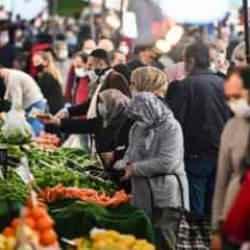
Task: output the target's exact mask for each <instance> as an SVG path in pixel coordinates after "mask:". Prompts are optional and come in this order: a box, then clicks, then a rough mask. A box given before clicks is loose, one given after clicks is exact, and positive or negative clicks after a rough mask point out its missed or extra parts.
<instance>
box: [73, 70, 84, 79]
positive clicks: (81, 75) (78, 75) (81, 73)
mask: <svg viewBox="0 0 250 250" xmlns="http://www.w3.org/2000/svg"><path fill="white" fill-rule="evenodd" d="M75 74H76V76H77V77H79V78H81V77H84V76H86V70H85V69H83V68H75Z"/></svg>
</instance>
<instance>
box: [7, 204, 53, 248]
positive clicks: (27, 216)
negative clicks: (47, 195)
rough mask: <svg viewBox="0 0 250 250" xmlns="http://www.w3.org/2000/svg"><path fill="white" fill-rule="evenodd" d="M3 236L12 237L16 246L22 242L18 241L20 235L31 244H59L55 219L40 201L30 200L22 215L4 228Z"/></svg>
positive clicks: (44, 245)
mask: <svg viewBox="0 0 250 250" xmlns="http://www.w3.org/2000/svg"><path fill="white" fill-rule="evenodd" d="M3 236H4V237H5V238H6V239H11V240H12V243H13V245H14V246H16V245H18V244H21V242H18V241H19V239H18V237H20V240H21V241H25V238H26V239H27V242H23V243H25V244H26V245H27V244H28V245H30V246H42V247H48V246H55V247H56V246H58V237H57V234H56V232H55V230H54V221H53V220H52V218H51V217H50V216H49V215H48V213H47V210H46V208H45V207H44V206H42V205H41V204H39V203H33V202H29V203H28V205H27V206H25V207H24V208H23V209H22V214H21V217H20V218H14V219H13V220H12V221H11V223H10V225H9V226H8V227H6V228H5V229H4V230H3ZM27 236H28V238H27ZM7 242H8V241H7ZM10 249H11V248H10ZM12 249H15V248H14V247H13V248H12ZM39 249H40V248H39ZM53 249H57V248H53Z"/></svg>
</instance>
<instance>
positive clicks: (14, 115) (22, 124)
mask: <svg viewBox="0 0 250 250" xmlns="http://www.w3.org/2000/svg"><path fill="white" fill-rule="evenodd" d="M1 132H2V134H3V138H4V139H5V140H6V142H8V143H10V144H23V143H28V142H30V139H31V137H32V128H31V126H30V125H29V123H28V122H27V120H26V118H25V112H24V111H22V110H15V109H12V110H10V112H8V113H7V115H6V116H5V119H4V125H3V127H2V129H1Z"/></svg>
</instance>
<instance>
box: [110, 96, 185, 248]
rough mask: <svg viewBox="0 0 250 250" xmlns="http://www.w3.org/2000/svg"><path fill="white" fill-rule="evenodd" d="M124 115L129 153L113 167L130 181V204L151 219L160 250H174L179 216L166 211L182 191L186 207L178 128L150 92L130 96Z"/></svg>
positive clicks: (175, 203)
mask: <svg viewBox="0 0 250 250" xmlns="http://www.w3.org/2000/svg"><path fill="white" fill-rule="evenodd" d="M127 115H128V117H129V118H130V119H132V120H135V123H134V125H133V127H132V128H131V131H130V136H129V147H128V150H127V152H126V154H125V156H124V158H123V159H122V160H121V161H118V162H117V163H116V164H115V168H116V169H119V170H120V169H124V170H125V175H124V177H123V179H124V180H126V179H131V182H132V203H133V204H134V205H135V206H136V207H138V208H141V209H143V210H144V211H145V212H146V213H147V214H148V215H149V216H150V217H151V218H152V221H153V223H154V225H155V228H156V229H157V230H158V231H159V232H160V233H159V234H160V235H161V236H162V239H163V240H162V246H161V249H175V243H176V242H175V240H176V239H175V236H174V234H175V233H174V232H176V230H177V228H178V221H179V216H180V214H179V213H178V212H173V211H172V210H171V209H169V208H171V207H172V208H177V207H180V206H181V205H182V201H181V189H182V190H183V191H184V193H183V196H184V203H185V204H184V206H185V208H186V209H188V208H189V199H188V183H187V177H186V173H185V170H184V148H183V136H182V131H181V127H180V125H179V123H178V122H177V121H176V119H175V118H174V116H173V113H172V112H171V110H170V109H169V108H168V107H167V106H166V105H165V104H164V103H163V102H162V101H161V100H159V98H158V97H156V96H155V95H154V94H152V93H149V92H142V93H138V94H136V95H135V96H134V97H133V99H132V101H131V103H130V105H129V107H128V109H127ZM177 178H179V179H180V182H181V187H180V185H179V183H178V179H177Z"/></svg>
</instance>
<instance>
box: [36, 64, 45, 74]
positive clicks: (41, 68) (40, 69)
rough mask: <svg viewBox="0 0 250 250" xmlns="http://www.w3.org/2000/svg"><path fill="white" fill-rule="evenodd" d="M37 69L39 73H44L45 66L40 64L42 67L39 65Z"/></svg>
mask: <svg viewBox="0 0 250 250" xmlns="http://www.w3.org/2000/svg"><path fill="white" fill-rule="evenodd" d="M35 68H36V71H37V72H42V71H43V70H44V68H45V66H44V65H42V64H40V65H37V66H36V67H35Z"/></svg>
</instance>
